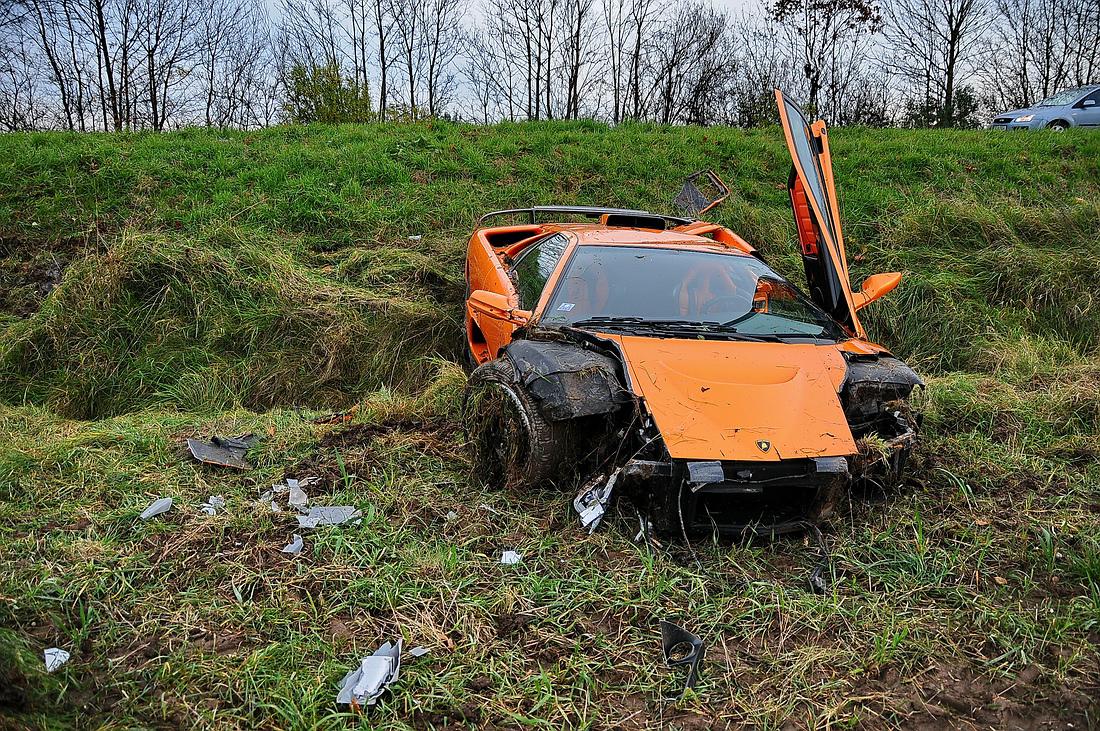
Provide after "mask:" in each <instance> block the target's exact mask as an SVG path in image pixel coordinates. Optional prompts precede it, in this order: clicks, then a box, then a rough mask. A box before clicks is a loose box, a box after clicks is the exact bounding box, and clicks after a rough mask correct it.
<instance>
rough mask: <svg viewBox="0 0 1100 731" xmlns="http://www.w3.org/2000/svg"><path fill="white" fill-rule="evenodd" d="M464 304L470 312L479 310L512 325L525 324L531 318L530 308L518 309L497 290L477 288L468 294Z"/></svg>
mask: <svg viewBox="0 0 1100 731" xmlns="http://www.w3.org/2000/svg"><path fill="white" fill-rule="evenodd" d="M466 306H467V307H469V308H470V310H471V311H472V312H480V313H481V314H483V315H487V316H489V317H491V318H493V319H494V320H505V321H507V322H510V323H512V324H513V325H526V324H527V321H528V320H530V319H531V311H530V310H520V309H518V308H515V307H512V304H511V302H509V301H508V297H507V296H506V295H503V294H500V293H498V292H490V291H489V290H487V289H477V290H474V291H473V292H472V293H471V294H470V299H469V300H468V301H467V303H466Z"/></svg>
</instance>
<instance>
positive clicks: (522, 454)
mask: <svg viewBox="0 0 1100 731" xmlns="http://www.w3.org/2000/svg"><path fill="white" fill-rule="evenodd" d="M776 99H777V101H778V103H779V109H780V119H781V121H782V125H783V129H784V132H785V135H786V140H787V147H788V149H789V151H790V154H791V158H792V161H793V167H792V171H791V174H790V177H789V180H788V190H789V193H790V200H791V205H792V207H793V209H794V218H795V222H796V224H797V231H798V242H799V246H800V249H801V257H802V262H803V265H804V269H805V275H806V287H805V293H804V292H803V291H802V290H801V289H800V288H799V287H797V286H795V285H794V284H793V283H791V282H790V281H788V280H787V279H785V278H784V277H783V276H782V275H780V274H779V273H777V272H776V271H775V270H773V269H772V268H771V267H769V266H768V264H767V263H766V262H765V261H764V259H763V258H762V257H761V256H760V254H759V253H758V252H757V251H756V249H755V248H754V247H753V246H752V244H751V243H750V242H748V241H746V240H744V239H743V238H741V237H740V236H738V235H737V234H736V233H734V232H733V231H731V230H729V229H727V228H725V227H723V226H720V225H717V224H714V223H707V222H705V221H702V220H698V216H699V215H700V214H702V213H704V212H706V211H707V210H709V209H710V208H712V207H713V206H714V205H716V204H717V203H718V202H720V201H721V200H722V199H723V198H724V197H725V196H726V195H728V193H729V191H728V189H726V188H725V186H724V184H723V183H722V182H721V179H720V178H718V176H717V175H715V174H714V173H712V172H710V171H706V172H704V173H697V174H696V175H694V176H692V177H691V178H689V180H688V182H687V183H685V186H684V189H683V190H682V191H681V193H680V195H679V196H678V197H677V202H678V203H679V204H680V206H681V207H682V208H684V209H686V211H687V214H686V215H680V216H672V215H663V214H654V213H649V212H646V211H639V210H622V209H604V208H592V207H563V206H548V207H535V208H525V209H515V210H508V211H496V212H493V213H489V214H487V215H486V216H484V217H482V219H481V222H480V224H479V227H478V228H477V230H475V231H474V233H473V236H472V237H471V239H470V243H469V249H468V253H467V259H466V281H467V286H468V290H467V291H468V296H467V301H466V317H465V322H466V336H467V339H468V344H469V352H470V357H471V360H472V361H473V365H474V366H475V367H474V369H473V371H472V373H471V375H470V378H469V385H468V387H467V392H466V399H465V419H466V423H467V429H468V437H469V442H470V444H471V445H472V449H473V464H474V466H475V469H476V470H477V473H478V475H479V476H480V477H481V478H482V479H484V480H486V481H488V482H490V483H493V484H498V485H503V486H509V487H519V488H536V487H540V486H544V485H554V484H557V485H564V484H569V483H570V482H572V483H573V484H575V485H577V484H579V485H581V492H580V494H579V495H578V496H577V499H576V501H575V502H574V505H575V507H576V509H577V511H578V512H579V513H580V515H581V521H582V524H584V525H586V526H589V527H590V528H594V527H595V524H597V523H598V522H599V520H600V518H601V517H602V515H603V514H604V511H605V510H606V508H607V506H608V504H609V502H610V500H611V499H612V496H613V492H614V494H616V495H619V496H626V497H628V499H629V500H630V501H631V502H632V503H633V504H634V505H635V506H636V507H637V508H638V510H639V513H640V514H642V515H643V516H648V517H649V520H650V521H651V524H652V525H653V526H654V527H655V528H657V529H658V530H660V531H664V532H680V531H683V532H684V533H687V532H700V531H720V532H740V533H744V532H745V531H755V532H757V533H760V532H768V533H780V532H785V531H790V530H797V529H799V526H803V525H805V522H806V521H807V520H810V521H816V520H820V519H822V518H824V517H826V516H827V515H828V513H829V511H830V510H831V509H832V508H833V506H834V505H835V502H836V499H837V497H838V496H839V495H841V494H843V491H844V490H845V489H846V488H847V487H848V486H849V485H850V484H851V482H852V481H853V480H863V479H874V480H884V479H887V478H896V477H897V475H899V474H900V472H901V470H902V468H903V467H904V464H905V461H906V458H907V456H908V454H909V452H910V450H911V448H912V446H913V444H914V441H915V439H916V434H917V429H918V426H919V416H918V415H917V414H915V413H914V411H913V409H912V408H911V407H910V405H909V403H908V399H909V398H910V396H911V394H912V392H913V390H914V388H916V387H920V386H923V384H922V382H921V379H920V378H919V377H918V376H917V374H916V373H914V372H913V370H911V369H910V368H909V367H908V366H907V365H906V364H905V363H903V362H901V361H900V360H899V359H897V358H895V357H894V356H893V355H891V354H890V353H889V352H888V351H887V350H886V349H885V348H884V347H882V346H881V345H876V344H875V343H873V342H870V341H869V340H867V336H866V333H865V331H864V328H863V325H862V324H861V323H860V320H859V317H858V313H859V311H860V310H861V309H862V308H863V307H865V306H866V305H868V304H870V303H871V302H873V301H874V300H876V299H878V298H880V297H882V296H883V295H885V294H886V293H888V292H889V291H891V290H892V289H893V288H894V287H896V286H897V285H898V283H899V281H900V280H901V274H899V273H889V274H876V275H874V276H871V277H868V278H867V279H866V280H865V281H864V282H863V283H862V286H861V287H860V289H859V291H857V292H853V291H852V289H851V285H850V283H849V278H848V264H847V260H846V257H845V252H844V241H843V236H842V234H841V225H840V215H839V209H838V206H837V197H836V190H835V187H834V184H833V172H832V164H831V161H830V156H829V144H828V137H827V133H826V129H825V125H824V123H823V122H821V121H818V122H814V123H813V124H810V123H808V122H807V120H806V118H805V117H804V116H803V115H802V113H801V111H800V110H799V109H798V108H797V107H796V106H795V105H793V104H792V103H791V102H789V101H788V100H786V99H785V98H784V97H783V95H782V93H781V92H779V91H776ZM700 185H705V187H707V188H709V189H710V191H712V192H713V193H714V194H712V195H706V194H704V192H703V190H702V189H701V188H700ZM501 219H505V220H504V222H503V223H502V222H501ZM517 219H519V220H517Z"/></svg>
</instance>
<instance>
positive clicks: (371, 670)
mask: <svg viewBox="0 0 1100 731" xmlns="http://www.w3.org/2000/svg"><path fill="white" fill-rule="evenodd" d="M400 670H401V640H398V641H397V644H396V645H395V644H391V643H390V642H385V643H383V644H382V646H381V647H379V648H378V649H377V650H375V651H374V654H373V655H370V656H369V657H364V658H363V660H362V661H361V662H360V664H359V667H357V668H355V669H354V670H352V671H351V672H349V673H348V674H347V675H345V676H344V679H343V680H342V681H340V692H339V693H338V694H337V696H336V702H337V703H341V704H344V705H350V706H351V707H352V708H355V709H357V710H358V708H359V707H360V706H363V705H367V706H373V705H374V704H375V702H376V701H377V700H378V698H379V697H380V696H381V695H382V694H383V693H384V692H385V691H386V688H388V687H389V686H390V685H391V684H393V683H394V682H396V681H397V676H398V673H399V672H400Z"/></svg>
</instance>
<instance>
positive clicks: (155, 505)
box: [139, 497, 172, 520]
mask: <svg viewBox="0 0 1100 731" xmlns="http://www.w3.org/2000/svg"><path fill="white" fill-rule="evenodd" d="M171 509H172V498H170V497H162V498H158V499H157V500H154V501H153V502H152V503H150V505H149V507H147V508H146V509H145V510H143V511H141V515H140V516H139V517H140V518H141V519H142V520H149V519H150V518H154V517H156V516H158V515H160V514H161V513H167V512H168V511H169V510H171Z"/></svg>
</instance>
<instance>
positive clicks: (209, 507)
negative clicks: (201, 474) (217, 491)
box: [199, 495, 225, 515]
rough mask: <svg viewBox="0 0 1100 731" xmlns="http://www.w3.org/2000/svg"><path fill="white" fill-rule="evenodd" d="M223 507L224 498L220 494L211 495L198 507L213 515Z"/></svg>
mask: <svg viewBox="0 0 1100 731" xmlns="http://www.w3.org/2000/svg"><path fill="white" fill-rule="evenodd" d="M224 507H225V498H224V497H222V496H221V495H211V496H210V497H208V498H206V502H205V503H203V504H202V507H200V508H199V509H200V510H201V511H202V512H204V513H206V514H207V515H214V514H215V513H217V512H218V511H219V510H221V509H222V508H224Z"/></svg>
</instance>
